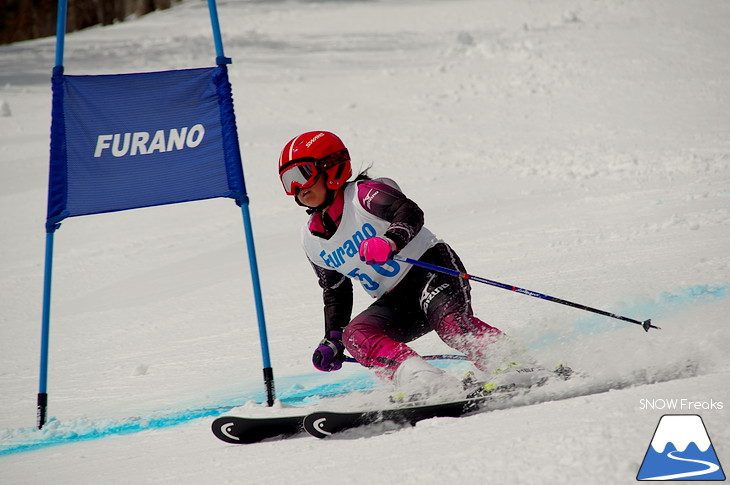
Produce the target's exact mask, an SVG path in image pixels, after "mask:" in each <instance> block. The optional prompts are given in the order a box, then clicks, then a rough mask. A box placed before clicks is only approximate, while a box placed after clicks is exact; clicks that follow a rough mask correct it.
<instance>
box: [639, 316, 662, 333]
mask: <svg viewBox="0 0 730 485" xmlns="http://www.w3.org/2000/svg"><path fill="white" fill-rule="evenodd" d="M641 326H642V327H644V331H645V332H648V331H649V329H650V328H656V329H657V330H661V329H662V328H661V327H657V326H656V325H652V324H651V318H650V319H649V320H646V321H645V322H644V323H642V324H641Z"/></svg>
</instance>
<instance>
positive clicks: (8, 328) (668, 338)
mask: <svg viewBox="0 0 730 485" xmlns="http://www.w3.org/2000/svg"><path fill="white" fill-rule="evenodd" d="M219 14H220V19H221V26H222V31H223V42H224V46H225V49H226V54H227V55H228V56H230V57H232V58H233V59H234V63H233V64H232V65H231V66H230V75H231V81H232V84H233V91H234V97H235V103H236V112H237V117H238V130H239V135H240V140H241V150H242V154H243V157H244V171H245V175H246V180H247V185H248V189H249V195H250V197H251V213H252V217H253V228H254V235H255V241H256V249H257V253H258V262H259V266H260V269H261V277H262V285H263V293H264V306H265V312H266V319H267V323H268V331H269V340H270V342H269V343H270V347H271V354H272V362H273V367H274V372H275V375H276V377H277V391H278V396H279V397H281V399H282V402H281V403H279V404H277V406H276V408H275V409H273V410H272V409H267V408H264V407H261V406H260V405H259V404H258V403H260V402H261V401H262V399H263V392H262V391H263V385H262V383H261V377H260V376H261V357H260V351H259V343H258V332H257V328H256V316H255V309H254V304H253V301H252V290H251V283H250V276H249V271H248V262H247V254H246V249H245V242H244V235H243V229H242V224H241V220H240V212H239V209H238V208H237V207H236V206H235V204H234V203H233V202H231V201H229V200H213V201H206V202H198V203H189V204H182V205H177V206H169V207H161V208H150V209H143V210H135V211H129V212H123V213H115V214H107V215H99V216H87V217H81V218H77V219H70V220H67V221H65V222H64V224H63V227H62V228H61V229H60V230H59V231H58V232H57V233H56V248H55V267H54V287H53V306H52V325H51V351H50V374H49V395H50V405H49V413H50V418H51V421H50V422H49V424H48V425H47V427H46V429H45V430H44V431H41V432H39V431H35V430H34V429H33V428H34V423H35V399H36V393H37V383H38V359H39V349H40V322H41V300H42V286H43V252H44V239H45V234H44V222H45V209H46V198H47V170H48V169H47V163H48V145H49V143H48V140H49V124H50V81H49V80H50V72H51V68H52V66H53V63H54V49H55V42H54V39H50V38H49V39H38V40H33V41H28V42H22V43H17V44H12V45H5V46H0V220H1V222H2V223H1V224H0V332H1V334H0V335H1V336H0V402H1V403H2V406H0V483H3V484H20V483H23V484H41V483H49V482H53V483H59V484H81V483H101V482H103V483H108V484H130V483H134V484H145V483H175V484H200V483H220V484H223V483H295V484H309V483H321V482H322V481H323V480H342V481H346V482H347V483H350V484H379V483H398V484H429V483H433V484H440V483H444V482H447V481H448V482H450V483H460V484H471V483H500V484H502V483H510V484H511V483H516V484H520V483H525V484H528V483H529V484H542V483H544V484H553V483H566V484H587V483H591V484H603V483H605V484H617V483H634V481H635V477H636V474H637V472H638V470H639V467H640V465H641V463H642V460H643V457H644V455H645V453H646V451H647V448H648V446H649V444H650V442H651V439H652V436H653V433H654V430H655V428H656V426H657V423H658V421H659V418H660V417H661V416H662V415H663V414H667V413H679V414H699V415H700V416H701V417H702V419H703V422H704V424H705V426H706V428H707V431H708V434H709V436H710V438H711V440H712V443H713V445H714V447H715V449H716V451H717V456H718V457H719V460H720V462H721V464H722V465H724V467H725V473H726V474H727V473H728V471H730V470H728V467H730V426H729V425H728V423H730V419H728V415H729V413H730V391H729V390H728V389H730V385H729V384H730V378H729V377H730V356H729V355H730V354H728V350H727V349H728V348H729V347H730V325H728V323H729V322H728V320H729V319H730V318H729V317H728V315H729V314H730V212H729V209H730V115H729V113H730V3H728V2H726V1H722V0H705V1H697V0H642V1H633V0H602V1H593V0H541V1H532V0H448V1H446V0H443V1H439V0H432V1H415V0H381V1H362V2H358V1H321V2H318V1H294V0H288V1H277V2H260V1H243V0H239V1H233V0H229V1H224V2H220V3H219ZM214 59H215V51H214V48H213V41H212V35H211V30H210V25H209V20H208V12H207V6H206V4H205V3H204V2H200V1H196V0H187V1H184V2H183V3H181V4H179V5H177V6H175V7H174V8H173V9H171V10H168V11H164V12H158V13H154V14H151V15H148V16H145V17H143V18H140V19H130V20H128V21H126V22H124V23H121V24H118V25H113V26H109V27H104V28H92V29H88V30H86V31H82V32H78V33H74V34H71V35H69V36H67V39H66V56H65V62H64V65H65V67H66V72H67V73H68V74H101V73H103V74H108V73H122V72H140V71H155V70H165V69H182V68H193V67H203V66H210V65H212V64H214ZM313 129H327V130H331V131H334V132H336V133H338V134H339V135H340V136H341V137H342V138H343V139H344V141H345V143H346V144H347V145H348V146H349V148H350V152H351V154H352V156H353V159H354V162H355V169H356V170H358V169H360V168H365V167H368V166H370V165H372V166H373V168H372V170H371V174H372V175H376V176H388V177H391V178H394V179H395V180H397V181H398V182H399V184H400V185H401V187H402V188H403V190H404V191H405V192H406V194H408V195H409V196H410V197H411V198H413V199H414V200H416V201H417V202H418V203H419V204H420V205H421V206H422V207H423V209H424V211H425V213H426V221H427V225H428V226H429V228H430V229H431V230H432V231H434V232H435V233H436V234H438V235H439V236H440V237H442V238H444V239H445V240H447V241H448V242H449V243H451V244H452V246H453V247H454V248H456V250H457V251H458V252H459V253H460V255H461V256H462V259H463V260H464V262H465V263H466V266H467V268H468V270H469V271H470V272H471V273H473V274H475V275H479V276H482V277H485V278H490V279H494V280H497V281H502V282H505V283H509V284H514V285H518V286H522V287H525V288H528V289H533V290H536V291H540V292H543V293H547V294H550V295H553V296H556V297H559V298H564V299H568V300H573V301H576V302H579V303H583V304H586V305H590V306H594V307H598V308H601V309H606V310H610V311H613V312H616V313H620V314H624V315H627V316H630V317H632V318H636V319H642V320H643V319H647V318H652V319H653V321H654V323H655V324H657V325H658V326H660V327H662V329H661V330H653V331H651V332H649V333H645V332H644V331H643V330H642V329H641V328H640V327H638V326H636V325H632V324H630V323H624V322H618V321H612V320H610V319H607V318H603V317H600V316H596V315H592V314H589V313H587V312H582V311H579V310H575V309H572V308H568V307H565V306H561V305H557V304H554V303H549V302H545V301H541V300H538V299H534V298H530V297H528V296H524V295H519V294H515V293H511V292H506V291H503V290H501V289H497V288H492V287H489V286H485V285H477V286H475V287H474V291H473V296H474V307H475V310H476V312H477V314H478V315H479V316H481V318H482V319H484V320H486V321H489V322H490V323H492V324H493V325H496V326H498V327H499V328H501V329H502V330H504V331H505V332H507V333H509V334H510V335H512V336H513V338H515V339H516V340H518V341H521V342H523V343H524V344H525V345H526V346H527V347H529V348H530V349H532V351H533V353H534V354H535V355H536V356H537V357H539V358H540V359H543V360H544V361H545V362H555V361H559V360H560V361H564V362H568V363H569V364H570V365H572V366H573V367H574V368H576V369H579V370H581V371H583V372H584V373H585V374H586V376H585V377H583V378H582V379H578V380H575V381H573V382H569V383H566V384H565V385H563V386H562V387H561V386H557V387H554V388H552V389H551V390H549V393H548V390H546V391H544V392H543V398H544V399H540V400H538V401H539V402H536V403H534V404H530V403H529V402H527V401H523V402H521V403H519V404H520V405H519V406H516V407H513V408H510V409H505V410H499V411H493V412H489V413H483V414H480V415H476V416H473V417H467V418H462V419H433V420H428V421H425V422H422V423H420V424H418V425H417V426H416V427H414V428H409V429H404V430H400V431H396V432H391V430H388V429H387V428H382V427H381V428H371V429H365V430H360V431H357V432H353V433H350V434H347V435H345V436H343V437H336V438H333V439H328V440H324V441H319V440H315V439H313V438H309V437H306V436H302V437H297V438H294V439H290V440H285V441H269V442H265V443H261V444H257V445H251V446H230V445H226V444H224V443H222V442H220V441H218V440H217V439H215V438H214V437H213V435H212V434H211V432H210V422H211V421H212V419H213V416H215V415H219V414H221V413H225V412H229V411H230V410H231V408H234V407H241V406H242V407H241V408H239V409H235V410H234V411H232V412H235V413H257V414H276V413H285V412H292V411H291V409H290V408H289V407H288V406H293V405H309V406H313V405H315V404H316V402H317V400H316V399H311V398H310V399H304V400H301V399H299V400H297V399H294V398H293V397H292V396H296V395H297V394H299V395H307V394H317V393H318V392H317V389H322V390H327V389H331V388H332V387H331V385H334V384H340V385H344V386H347V385H348V383H349V384H353V383H354V384H357V383H358V382H360V383H362V382H363V381H365V382H366V384H365V386H367V377H368V375H369V374H368V373H367V371H365V370H363V369H360V368H359V367H357V366H356V365H353V364H348V365H349V367H347V368H346V369H344V370H342V371H340V372H339V373H334V374H332V375H326V374H321V373H316V372H315V371H314V369H313V368H312V367H311V363H310V358H311V352H312V349H313V347H314V346H315V345H316V344H317V342H318V341H319V339H320V338H321V336H322V321H321V320H322V309H321V300H320V298H321V296H320V289H319V287H318V286H317V284H316V280H315V278H314V274H313V272H312V270H311V268H310V267H309V265H308V263H307V262H306V261H305V258H304V255H303V253H302V251H301V249H300V246H299V227H300V225H301V224H302V223H303V221H304V220H305V217H306V216H305V214H304V213H303V211H302V210H301V209H300V208H299V207H297V206H296V205H295V204H294V203H293V201H292V200H291V199H290V198H288V197H286V196H285V195H284V194H283V191H282V190H281V186H280V183H279V181H278V178H277V173H276V161H277V158H278V152H279V150H280V148H281V147H282V146H283V144H284V143H285V142H286V141H288V140H289V139H290V138H291V137H293V136H295V135H297V134H299V133H301V132H304V131H308V130H313ZM368 303H369V301H368V298H367V297H366V296H365V294H364V292H362V291H357V292H356V305H357V307H358V308H363V307H364V306H365V305H367V304H368ZM414 345H415V346H416V348H417V349H418V350H420V351H422V352H425V353H443V352H448V349H447V348H446V347H445V346H444V345H443V344H442V343H441V342H439V341H438V339H436V338H435V337H433V336H427V337H425V338H423V339H421V340H419V341H417V342H416V343H415V344H414ZM451 370H452V371H456V369H451ZM318 386H319V387H318ZM328 386H329V387H328ZM353 387H357V386H356V385H353ZM609 390H610V391H609ZM546 393H547V394H546ZM287 399H288V400H287ZM671 403H675V404H676V407H675V408H674V409H667V407H666V406H667V405H669V404H671ZM348 405H350V406H358V405H360V406H362V405H363V404H362V403H361V402H360V403H359V401H358V399H354V400H351V401H350V402H349V404H348ZM172 425H176V426H172ZM51 443H59V444H57V445H55V446H48V445H49V444H51Z"/></svg>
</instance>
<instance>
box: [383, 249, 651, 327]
mask: <svg viewBox="0 0 730 485" xmlns="http://www.w3.org/2000/svg"><path fill="white" fill-rule="evenodd" d="M393 259H395V260H396V261H400V262H403V263H408V264H412V265H413V266H420V267H421V268H425V269H430V270H431V271H437V272H439V273H444V274H448V275H451V276H456V277H457V278H464V279H465V280H471V281H477V282H479V283H484V284H487V285H491V286H496V287H497V288H502V289H504V290H509V291H514V292H517V293H522V294H523V295H527V296H532V297H534V298H540V299H542V300H547V301H552V302H554V303H560V304H561V305H567V306H571V307H573V308H578V309H579V310H586V311H589V312H593V313H597V314H599V315H603V316H606V317H611V318H615V319H618V320H623V321H624V322H630V323H635V324H636V325H641V326H642V328H643V329H644V330H645V331H646V332H648V331H649V329H650V328H656V329H657V330H660V329H661V327H657V326H655V325H652V323H651V319H649V320H645V321H643V322H641V321H639V320H634V319H633V318H628V317H623V316H621V315H616V314H615V313H610V312H607V311H603V310H599V309H597V308H591V307H589V306H585V305H581V304H580V303H573V302H572V301H567V300H562V299H560V298H555V297H554V296H550V295H545V294H542V293H538V292H536V291H531V290H526V289H524V288H519V287H517V286H513V285H507V284H504V283H500V282H499V281H492V280H488V279H486V278H480V277H479V276H473V275H470V274H468V273H462V272H461V271H457V270H455V269H450V268H444V267H442V266H437V265H435V264H431V263H424V262H423V261H418V260H415V259H411V258H404V257H401V256H395V257H394V258H393Z"/></svg>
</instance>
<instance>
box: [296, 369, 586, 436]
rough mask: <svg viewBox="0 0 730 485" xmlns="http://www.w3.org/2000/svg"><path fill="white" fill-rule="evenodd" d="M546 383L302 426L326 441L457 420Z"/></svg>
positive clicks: (567, 373) (313, 417) (564, 376)
mask: <svg viewBox="0 0 730 485" xmlns="http://www.w3.org/2000/svg"><path fill="white" fill-rule="evenodd" d="M553 374H554V376H555V378H557V379H559V380H563V381H565V380H568V379H570V378H571V377H572V375H573V370H572V369H571V368H570V367H568V366H566V365H563V364H559V365H557V366H556V367H555V369H554V370H553ZM466 382H468V378H467V379H465V383H466ZM543 384H545V381H542V382H540V383H537V384H535V385H533V386H531V387H514V386H506V387H498V388H493V389H491V390H490V391H487V393H486V394H485V393H481V394H479V395H476V396H473V397H466V398H464V399H458V400H456V401H450V402H442V403H431V404H429V403H425V402H423V401H421V402H418V401H415V402H410V403H403V404H402V405H400V406H398V407H393V408H387V409H379V410H370V411H353V412H332V411H315V412H312V413H310V414H308V415H307V416H306V417H305V418H304V421H303V426H304V430H305V431H306V432H307V433H309V434H310V435H312V436H314V437H317V438H326V437H327V436H330V435H332V434H335V433H338V432H340V431H345V430H348V429H352V428H358V427H361V426H367V425H370V424H375V423H382V422H394V423H396V424H400V425H408V424H410V425H411V426H413V425H415V424H416V423H417V422H419V421H423V420H425V419H431V418H446V417H449V418H457V417H460V416H465V415H467V414H471V413H476V412H478V411H484V410H485V408H486V407H487V405H488V404H494V405H495V408H496V407H499V406H500V405H503V404H504V403H506V402H508V401H510V400H512V399H513V398H514V397H516V396H520V395H524V394H525V393H527V392H529V391H530V389H532V388H533V387H541V386H542V385H543ZM470 387H471V388H472V389H475V390H476V389H480V388H483V387H484V386H483V383H477V382H474V381H472V382H471V383H470Z"/></svg>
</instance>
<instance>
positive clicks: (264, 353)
mask: <svg viewBox="0 0 730 485" xmlns="http://www.w3.org/2000/svg"><path fill="white" fill-rule="evenodd" d="M208 10H209V12H210V24H211V27H212V28H213V41H214V43H215V51H216V56H217V58H216V64H217V65H219V66H221V65H225V64H230V63H231V60H230V59H229V58H227V57H226V56H225V54H224V52H223V39H222V38H221V29H220V23H219V22H218V9H217V7H216V3H215V0H208ZM244 192H245V191H244ZM248 205H249V203H248V196H247V195H245V193H244V197H243V200H242V201H241V215H242V217H243V228H244V232H245V233H246V247H247V248H248V261H249V266H250V268H251V282H252V284H253V294H254V301H255V304H256V315H257V318H258V326H259V342H260V344H261V357H262V359H263V364H264V369H263V372H264V386H265V387H266V403H267V404H268V405H269V406H273V405H274V399H276V391H275V389H274V370H273V369H272V367H271V356H270V354H269V338H268V335H267V333H266V319H265V318H264V302H263V298H262V297H261V281H260V279H259V269H258V263H257V261H256V248H255V246H254V241H253V229H252V227H251V214H250V212H249V209H248Z"/></svg>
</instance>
